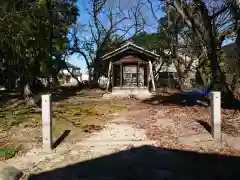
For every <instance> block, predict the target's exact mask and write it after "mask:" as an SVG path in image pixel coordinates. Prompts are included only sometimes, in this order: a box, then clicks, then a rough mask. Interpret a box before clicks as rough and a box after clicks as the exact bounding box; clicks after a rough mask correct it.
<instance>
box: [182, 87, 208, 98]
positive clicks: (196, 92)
mask: <svg viewBox="0 0 240 180" xmlns="http://www.w3.org/2000/svg"><path fill="white" fill-rule="evenodd" d="M210 91H211V90H210V89H209V88H202V89H194V90H192V91H188V92H184V93H183V95H187V96H191V95H192V96H193V95H194V96H207V95H208V94H209V93H210Z"/></svg>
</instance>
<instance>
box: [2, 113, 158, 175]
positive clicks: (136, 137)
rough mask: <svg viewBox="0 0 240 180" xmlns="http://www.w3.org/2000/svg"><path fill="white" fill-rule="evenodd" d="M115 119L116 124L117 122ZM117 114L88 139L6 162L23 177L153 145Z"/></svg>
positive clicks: (144, 135)
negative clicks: (48, 151) (22, 173)
mask: <svg viewBox="0 0 240 180" xmlns="http://www.w3.org/2000/svg"><path fill="white" fill-rule="evenodd" d="M116 122H117V123H116ZM119 122H125V119H121V117H118V118H116V119H113V120H112V121H110V122H109V123H107V124H106V125H105V128H104V129H103V130H102V131H100V132H97V133H93V134H92V135H91V136H90V137H89V138H87V139H85V140H83V141H79V142H75V143H74V144H73V143H68V142H67V141H64V142H63V143H62V144H60V145H59V146H58V147H57V148H56V149H54V150H53V153H50V154H47V153H43V152H42V150H41V149H32V150H30V151H29V152H27V153H26V154H25V156H22V157H16V158H13V159H9V160H8V161H7V163H8V164H9V165H11V166H14V167H16V168H17V169H19V170H21V171H23V172H24V177H23V179H27V177H28V175H29V174H32V173H34V174H35V173H40V172H43V171H48V170H52V169H56V168H60V167H64V166H66V165H70V164H74V163H79V162H82V161H86V160H89V159H94V158H97V157H100V156H104V155H108V154H111V153H115V152H119V151H121V150H124V149H127V148H128V147H138V146H142V145H153V144H154V143H155V141H150V140H148V139H147V137H146V134H145V131H144V130H143V129H136V128H134V127H132V126H131V125H129V124H127V123H119Z"/></svg>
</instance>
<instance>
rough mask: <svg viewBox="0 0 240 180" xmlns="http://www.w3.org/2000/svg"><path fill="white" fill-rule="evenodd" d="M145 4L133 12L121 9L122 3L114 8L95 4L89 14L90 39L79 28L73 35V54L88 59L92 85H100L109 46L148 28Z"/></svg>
mask: <svg viewBox="0 0 240 180" xmlns="http://www.w3.org/2000/svg"><path fill="white" fill-rule="evenodd" d="M140 2H141V0H137V1H136V4H135V5H134V8H133V7H129V9H123V7H121V1H116V2H115V3H114V4H112V3H111V1H107V0H91V1H90V3H91V8H87V9H86V11H87V13H88V15H89V17H90V21H89V22H88V24H86V25H85V27H86V28H87V30H88V31H89V32H90V37H85V36H82V35H81V31H82V29H81V31H79V27H82V26H76V28H75V29H74V31H73V39H74V42H75V44H74V47H73V48H72V49H73V53H79V54H80V55H81V56H83V57H84V59H85V62H86V64H87V67H88V70H89V77H90V80H91V82H92V84H93V85H94V86H95V85H97V82H98V79H99V76H100V75H101V68H100V67H101V64H102V62H101V56H102V55H103V54H105V53H106V52H108V51H109V49H108V48H107V47H108V43H109V42H112V39H113V38H114V37H116V36H117V35H118V39H125V37H126V35H128V33H129V32H130V31H134V33H133V34H136V33H137V32H139V31H140V30H141V28H142V26H143V24H144V19H143V18H141V17H142V16H141V13H140V12H141V8H142V5H141V3H140Z"/></svg>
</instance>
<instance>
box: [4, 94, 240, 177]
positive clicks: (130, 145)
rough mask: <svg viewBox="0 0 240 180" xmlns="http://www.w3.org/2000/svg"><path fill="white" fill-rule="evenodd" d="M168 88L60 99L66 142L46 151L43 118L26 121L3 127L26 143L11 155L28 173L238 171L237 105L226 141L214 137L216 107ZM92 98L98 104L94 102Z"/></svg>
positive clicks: (226, 126) (226, 114)
mask: <svg viewBox="0 0 240 180" xmlns="http://www.w3.org/2000/svg"><path fill="white" fill-rule="evenodd" d="M168 96H171V94H169V93H161V94H159V97H158V98H153V99H150V100H147V101H139V100H135V99H121V100H120V99H118V100H116V99H115V100H113V99H112V100H105V99H103V98H101V93H96V92H93V93H88V95H86V96H83V94H81V93H79V95H76V96H73V97H70V98H68V99H67V100H66V99H65V100H62V101H58V102H55V103H54V107H55V109H56V111H55V112H54V113H56V114H57V113H58V114H62V116H63V115H65V116H64V118H67V120H64V118H62V117H61V116H60V117H61V118H55V119H53V121H55V122H54V124H55V125H54V128H55V130H54V131H53V132H54V140H56V139H57V137H59V136H60V135H61V133H63V132H64V131H66V130H70V131H68V133H67V136H66V137H65V139H64V140H63V142H61V143H60V144H59V145H58V146H57V147H56V148H55V149H54V150H53V153H51V154H46V153H43V152H42V150H41V147H40V146H41V143H40V142H41V126H40V124H38V125H36V127H32V126H28V125H26V124H28V123H29V121H26V122H24V123H21V124H20V125H19V126H18V127H13V128H11V129H9V130H7V131H4V132H3V133H2V134H4V135H5V136H3V135H2V137H6V134H7V135H8V136H7V137H8V138H7V140H8V142H11V143H16V144H18V143H20V144H21V145H22V146H23V147H24V148H23V149H24V151H22V152H21V153H19V154H17V155H16V156H15V157H13V158H11V159H8V160H6V162H7V163H9V164H10V165H13V166H15V167H17V168H19V169H20V170H22V171H23V172H24V177H23V178H22V179H28V178H29V177H30V178H29V179H44V180H45V179H46V180H47V179H54V178H55V179H159V178H160V179H181V178H184V179H196V178H197V177H198V179H214V178H217V179H235V175H236V174H235V173H236V172H237V171H235V170H236V168H237V167H236V168H235V164H236V162H238V163H239V159H238V158H237V156H239V154H240V137H239V130H240V127H239V124H240V120H239V119H238V116H239V114H238V112H237V113H236V114H235V115H234V116H232V114H233V112H234V110H226V109H223V110H222V117H223V118H222V119H223V127H222V131H223V134H222V142H215V141H213V139H212V137H211V135H210V133H209V131H210V129H209V128H211V124H210V108H209V107H204V106H200V105H198V104H197V105H196V104H195V105H193V104H191V105H182V104H181V105H180V104H177V103H175V102H174V103H172V102H169V101H166V99H167V98H168ZM163 97H164V98H163ZM82 104H85V108H86V107H88V109H84V110H83V108H82ZM93 104H94V105H95V106H94V107H95V109H94V110H93V109H92V108H89V107H92V105H93ZM59 107H62V108H59ZM76 107H81V108H80V109H81V110H80V111H77V112H76V109H77V108H76ZM71 109H74V113H73V115H72V114H71V113H72V112H71ZM99 110H100V111H99ZM83 112H85V113H86V112H88V113H87V114H86V116H83V115H82V114H84V113H83ZM66 114H67V115H66ZM90 115H91V116H90ZM56 116H57V115H56ZM80 116H81V118H80ZM57 117H58V116H57ZM90 117H91V118H90ZM85 118H86V119H85ZM34 138H35V139H34ZM6 144H7V143H6ZM26 147H27V148H26ZM227 155H231V156H232V158H230V157H227ZM158 158H160V159H158ZM229 158H230V159H229ZM157 162H158V163H157ZM120 164H121V165H120ZM210 165H211V166H210ZM176 167H178V168H176ZM230 167H231V169H229V168H230ZM223 169H224V173H222V174H221V173H219V172H222V170H223ZM210 170H212V171H211V173H210V172H209V171H210ZM185 171H187V173H184V172H185ZM120 172H121V173H120ZM144 172H145V173H144ZM207 172H208V174H207ZM119 173H120V174H119ZM215 173H217V174H218V175H217V177H216V174H215ZM31 174H32V175H31ZM34 174H35V175H34ZM220 174H221V175H220ZM30 175H31V176H30ZM183 175H184V176H183ZM175 176H176V177H175ZM200 176H201V177H200ZM206 176H207V178H206Z"/></svg>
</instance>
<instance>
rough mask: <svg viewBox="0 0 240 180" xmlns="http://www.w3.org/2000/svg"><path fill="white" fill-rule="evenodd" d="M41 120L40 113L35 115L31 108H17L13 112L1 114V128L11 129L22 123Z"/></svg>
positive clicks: (4, 111) (7, 111)
mask: <svg viewBox="0 0 240 180" xmlns="http://www.w3.org/2000/svg"><path fill="white" fill-rule="evenodd" d="M40 119H41V114H40V113H35V112H34V111H33V110H32V109H31V108H26V107H22V108H15V109H11V110H2V111H1V112H0V127H1V128H3V129H9V128H11V127H12V126H17V125H19V124H20V123H22V122H25V121H28V120H31V121H36V120H37V121H39V120H40Z"/></svg>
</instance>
